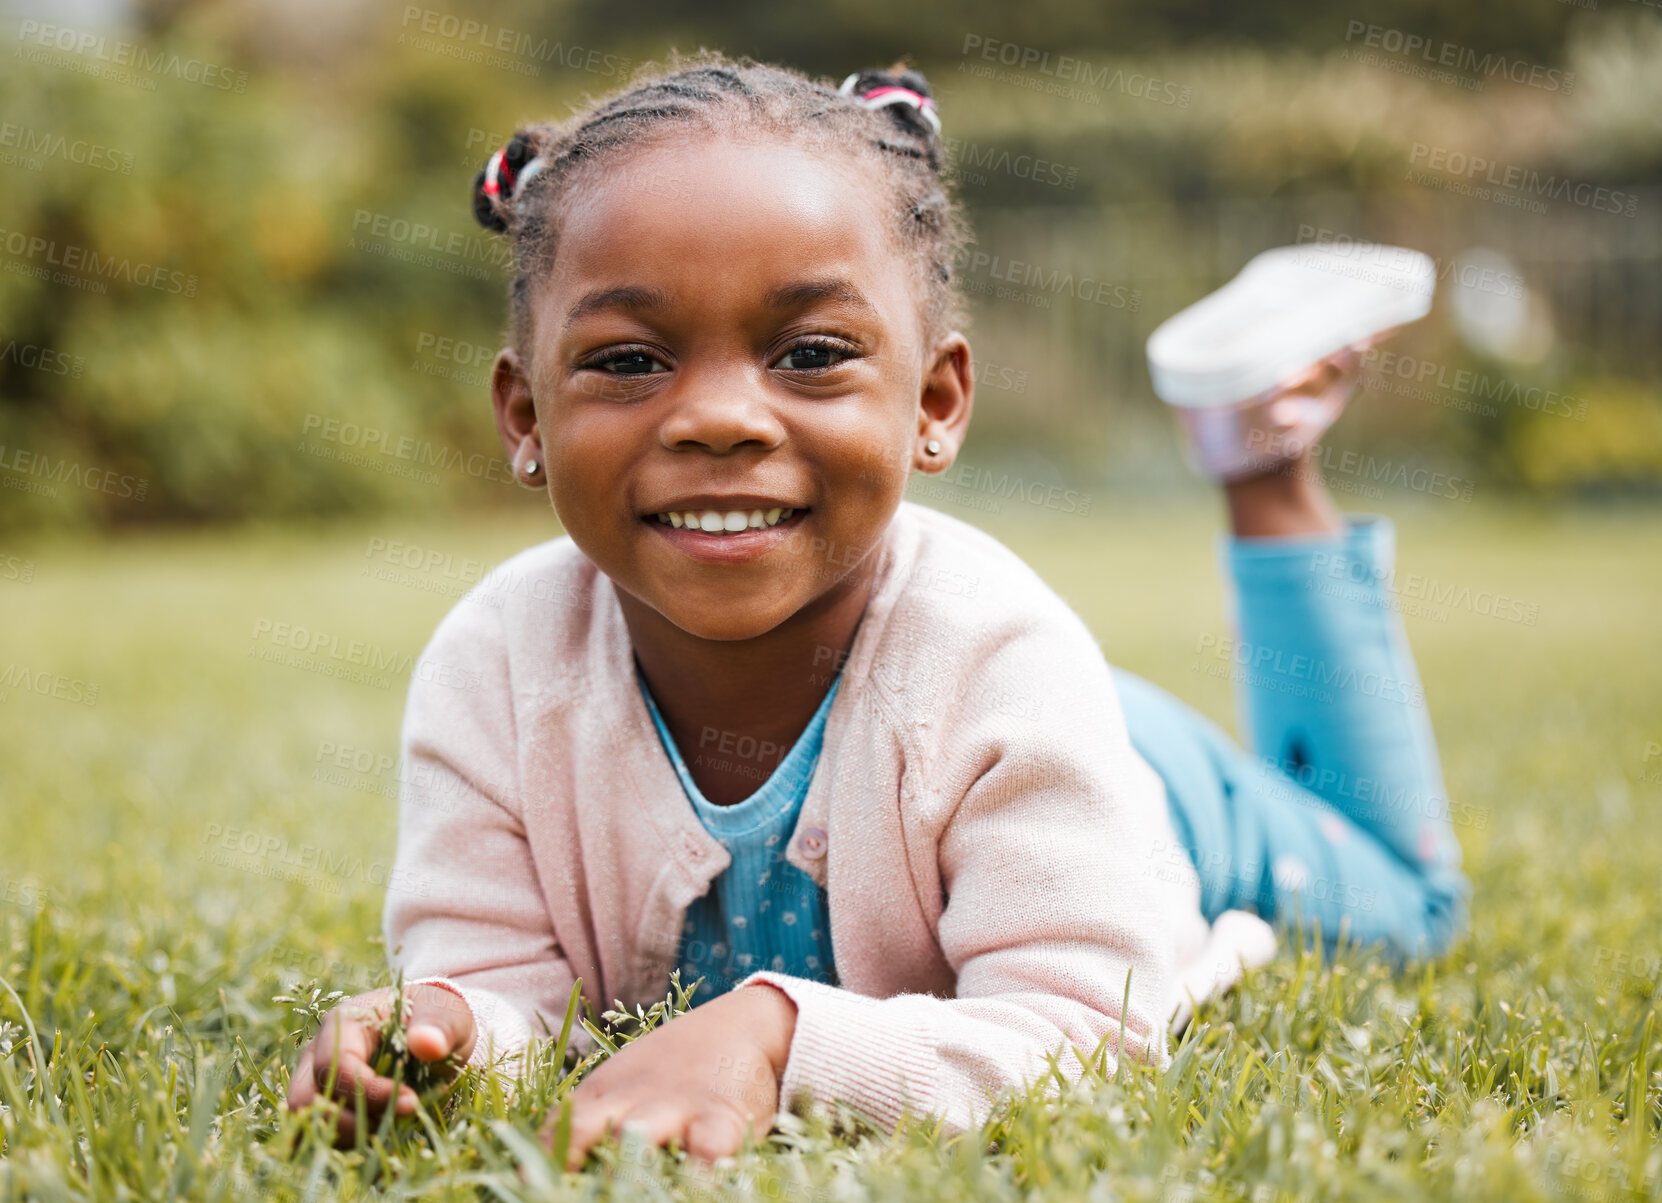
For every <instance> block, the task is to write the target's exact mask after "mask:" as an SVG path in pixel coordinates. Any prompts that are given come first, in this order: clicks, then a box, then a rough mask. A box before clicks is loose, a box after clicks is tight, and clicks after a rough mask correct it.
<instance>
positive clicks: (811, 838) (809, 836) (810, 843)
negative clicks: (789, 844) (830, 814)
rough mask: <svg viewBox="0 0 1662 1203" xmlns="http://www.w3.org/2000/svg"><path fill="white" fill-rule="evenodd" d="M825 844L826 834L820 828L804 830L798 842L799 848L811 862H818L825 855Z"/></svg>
mask: <svg viewBox="0 0 1662 1203" xmlns="http://www.w3.org/2000/svg"><path fill="white" fill-rule="evenodd" d="M825 843H826V841H825V832H824V831H822V830H820V829H819V828H818V827H807V828H804V829H803V832H802V834H801V835H800V836H798V837H797V840H796V846H797V848H798V849H800V850H801V852H802V855H803V856H806V857H807V858H808V859H809V860H818V859H819V858H820V857H822V856H824V855H825Z"/></svg>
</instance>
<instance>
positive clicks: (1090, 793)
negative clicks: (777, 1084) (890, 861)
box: [742, 623, 1173, 1131]
mask: <svg viewBox="0 0 1662 1203" xmlns="http://www.w3.org/2000/svg"><path fill="white" fill-rule="evenodd" d="M1058 635H1059V638H1058ZM1081 639H1082V640H1083V643H1081V642H1080V640H1081ZM1058 653H1061V654H1060V655H1058ZM943 659H947V660H950V659H951V657H949V656H943ZM975 662H976V663H977V665H978V667H977V669H976V670H975V671H976V677H977V683H976V684H975V685H974V686H973V687H971V688H967V689H961V688H954V689H951V690H948V691H946V696H948V697H949V699H951V702H950V704H949V705H948V706H947V708H946V709H945V712H944V714H943V716H942V719H941V721H940V722H939V723H935V722H933V721H932V722H931V724H930V725H931V726H933V727H935V729H936V730H944V731H946V732H949V733H954V732H955V733H957V735H956V737H954V738H949V741H948V744H947V746H945V747H943V748H942V749H940V752H939V758H938V760H937V763H938V764H939V765H940V768H939V771H938V778H939V786H938V788H936V789H935V790H931V789H930V787H929V786H927V785H925V786H924V787H923V789H924V791H925V793H926V794H928V793H934V794H935V795H936V800H937V801H938V802H940V804H941V805H940V807H939V808H938V809H939V810H940V811H942V812H944V813H945V815H946V818H945V819H944V822H943V823H942V825H941V827H940V829H939V837H938V843H937V857H938V863H939V869H940V884H941V887H942V889H943V892H944V894H945V895H946V899H947V901H946V904H945V906H944V908H943V910H942V912H941V917H940V920H939V923H938V927H937V937H938V939H939V942H940V946H941V949H942V951H943V953H944V954H945V957H946V959H947V961H948V963H949V964H950V965H951V967H952V969H953V971H954V972H955V973H956V975H957V976H956V990H955V996H954V997H952V998H939V997H936V996H934V995H927V994H902V995H898V996H896V997H892V998H883V999H878V998H869V997H866V996H863V995H860V994H856V993H854V992H852V991H849V990H846V989H840V988H837V987H832V986H827V985H825V984H823V983H816V982H810V981H805V980H803V979H800V978H791V977H787V976H785V975H783V974H777V973H759V974H754V975H752V976H751V977H749V978H747V979H746V980H745V982H744V983H742V984H743V985H750V984H754V983H758V982H766V983H768V984H771V985H773V986H776V987H777V988H779V989H780V990H782V991H784V992H785V993H786V994H787V995H789V996H790V997H791V999H792V1000H793V1001H794V1002H795V1003H796V1007H797V1017H796V1031H795V1034H794V1036H793V1038H792V1043H791V1049H790V1056H789V1061H788V1064H787V1066H786V1070H785V1074H784V1077H783V1080H782V1082H781V1091H780V1093H781V1104H782V1105H784V1106H792V1105H795V1104H798V1103H801V1104H807V1105H815V1104H821V1103H829V1102H833V1101H840V1102H843V1103H846V1104H848V1105H850V1106H852V1107H853V1108H854V1109H855V1110H856V1111H858V1112H860V1113H862V1114H864V1115H866V1116H868V1117H870V1118H872V1119H874V1120H876V1121H877V1122H879V1123H882V1124H885V1125H892V1124H894V1123H895V1122H896V1121H897V1120H898V1119H899V1117H900V1116H901V1114H902V1113H903V1112H904V1111H906V1110H910V1111H911V1112H912V1113H914V1114H919V1115H929V1116H934V1117H938V1118H940V1119H942V1120H944V1121H945V1126H946V1127H947V1128H948V1129H949V1130H952V1131H965V1130H970V1129H973V1128H976V1127H978V1126H980V1125H981V1124H982V1123H983V1122H984V1121H985V1120H986V1119H987V1117H988V1116H989V1114H990V1113H991V1111H992V1108H993V1104H994V1102H995V1100H996V1099H997V1098H998V1096H1000V1095H1002V1094H1004V1093H1006V1092H1007V1091H1009V1090H1011V1089H1012V1088H1018V1087H1020V1086H1022V1085H1024V1084H1027V1083H1031V1082H1033V1081H1034V1080H1036V1079H1038V1078H1039V1077H1041V1076H1043V1075H1044V1074H1045V1073H1046V1072H1047V1069H1048V1065H1047V1057H1046V1054H1048V1053H1052V1052H1060V1053H1061V1057H1060V1059H1059V1067H1060V1069H1061V1070H1062V1072H1063V1074H1064V1075H1065V1076H1067V1077H1069V1078H1070V1079H1074V1078H1077V1077H1078V1076H1079V1075H1080V1073H1081V1072H1082V1067H1081V1065H1080V1062H1079V1059H1078V1058H1077V1057H1075V1056H1074V1054H1073V1052H1072V1051H1070V1048H1071V1049H1077V1050H1079V1053H1080V1055H1081V1056H1085V1057H1089V1056H1090V1055H1091V1054H1092V1053H1093V1052H1094V1051H1096V1050H1097V1049H1098V1048H1099V1046H1100V1047H1102V1048H1103V1049H1104V1051H1105V1056H1106V1061H1107V1065H1108V1067H1109V1068H1110V1069H1112V1067H1113V1066H1114V1065H1115V1063H1116V1056H1117V1055H1119V1054H1120V1052H1121V1050H1122V1048H1123V1055H1124V1056H1127V1057H1130V1058H1133V1059H1135V1060H1139V1061H1144V1062H1148V1063H1154V1064H1163V1063H1164V1062H1165V1061H1166V1059H1167V1056H1168V1054H1167V1051H1166V1039H1167V1027H1166V1018H1167V1016H1166V1008H1165V1005H1164V1000H1165V997H1166V994H1167V990H1168V987H1169V979H1170V977H1171V974H1172V956H1173V951H1172V938H1171V935H1170V930H1169V926H1170V925H1169V917H1168V907H1167V904H1166V901H1165V897H1164V895H1163V893H1162V891H1161V888H1160V885H1159V882H1158V881H1157V879H1156V875H1155V873H1154V872H1153V870H1154V869H1155V868H1156V865H1157V859H1156V857H1155V855H1154V851H1155V844H1154V840H1155V830H1156V828H1155V827H1154V826H1153V825H1152V824H1151V822H1150V819H1151V816H1153V815H1154V814H1156V813H1158V814H1161V815H1163V814H1164V809H1163V808H1164V806H1165V799H1164V797H1163V795H1162V793H1161V792H1160V791H1161V786H1160V783H1159V779H1158V778H1157V777H1155V776H1154V774H1153V772H1152V770H1150V769H1149V768H1148V767H1147V765H1146V764H1144V763H1143V761H1142V760H1141V758H1139V757H1138V756H1137V755H1136V753H1135V752H1134V751H1133V749H1132V748H1131V745H1130V741H1129V738H1128V737H1127V735H1126V731H1125V722H1124V717H1123V715H1122V714H1121V712H1120V709H1119V703H1118V698H1117V694H1116V693H1115V691H1114V687H1113V683H1112V680H1111V678H1110V677H1109V675H1108V673H1107V668H1106V665H1105V664H1103V662H1102V658H1101V653H1100V651H1099V650H1098V648H1097V646H1096V644H1095V642H1094V640H1092V639H1091V638H1090V636H1089V633H1088V632H1086V631H1085V629H1084V627H1083V624H1082V623H1081V624H1079V625H1078V629H1077V631H1072V630H1069V629H1068V627H1067V624H1065V623H1064V624H1063V629H1062V630H1061V632H1060V633H1058V632H1057V631H1056V630H1055V628H1054V626H1053V628H1052V631H1051V633H1050V634H1049V635H1046V636H1044V637H1041V638H1037V639H1034V638H1026V637H1019V638H1015V639H1012V640H1010V641H1008V642H1007V643H1006V644H1005V646H1004V647H1003V649H1002V650H998V651H995V652H993V653H992V654H991V655H990V656H989V658H987V659H985V660H982V659H980V658H977V659H976V661H975ZM1097 666H1100V668H1101V671H1100V672H1098V670H1097ZM1036 682H1043V686H1042V695H1041V691H1040V686H1039V685H1038V684H1036ZM966 782H967V784H966ZM960 791H961V793H960ZM953 796H957V797H958V798H959V800H958V801H957V802H956V803H955V804H954V803H953V802H952V797H953ZM923 809H924V810H926V811H927V810H929V809H930V808H929V806H928V805H927V799H926V802H925V805H924V806H923ZM843 851H844V853H845V854H846V853H847V852H848V851H849V850H848V849H847V848H846V847H845V848H844V849H843ZM833 922H834V919H833Z"/></svg>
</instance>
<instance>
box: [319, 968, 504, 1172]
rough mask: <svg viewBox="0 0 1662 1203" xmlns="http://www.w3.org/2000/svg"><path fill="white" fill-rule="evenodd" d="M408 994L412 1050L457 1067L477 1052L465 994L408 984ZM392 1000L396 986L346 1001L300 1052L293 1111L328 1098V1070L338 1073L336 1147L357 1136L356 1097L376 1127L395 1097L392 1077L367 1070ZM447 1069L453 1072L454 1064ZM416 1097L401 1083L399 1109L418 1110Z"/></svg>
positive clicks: (399, 1112)
mask: <svg viewBox="0 0 1662 1203" xmlns="http://www.w3.org/2000/svg"><path fill="white" fill-rule="evenodd" d="M404 997H405V998H406V999H407V1000H409V1006H410V1013H409V1014H410V1018H409V1023H408V1025H407V1027H406V1037H405V1039H406V1042H407V1043H408V1045H409V1049H410V1052H411V1054H412V1055H414V1056H415V1057H416V1058H417V1059H418V1060H420V1061H425V1062H429V1063H431V1062H435V1061H443V1060H445V1059H446V1058H450V1059H451V1060H452V1062H453V1064H454V1065H458V1066H459V1065H460V1064H461V1063H462V1062H465V1061H466V1060H467V1059H468V1057H469V1056H470V1055H472V1053H473V1040H474V1031H473V1013H472V1012H471V1011H469V1010H468V1007H467V1004H466V1003H465V1002H463V1001H462V1000H461V998H459V997H458V996H457V995H455V994H453V993H452V992H451V991H449V990H446V989H444V987H442V986H432V985H416V986H406V987H405V988H404ZM392 1005H393V993H392V989H391V987H386V988H383V989H380V990H371V991H369V993H367V994H359V995H356V996H355V997H352V998H349V999H347V1000H346V1001H345V1002H343V1003H341V1004H340V1005H339V1006H337V1007H336V1008H335V1009H334V1010H333V1011H330V1012H329V1014H327V1015H325V1016H324V1017H323V1026H322V1027H320V1028H319V1029H318V1032H317V1035H316V1036H314V1037H313V1038H312V1042H311V1043H310V1044H308V1045H307V1046H306V1048H305V1051H304V1052H302V1053H301V1054H300V1060H299V1061H298V1062H297V1063H296V1064H295V1067H294V1074H293V1076H292V1077H291V1078H290V1079H289V1095H288V1106H289V1110H290V1111H298V1110H300V1108H302V1107H305V1106H307V1105H308V1104H310V1103H313V1102H315V1101H316V1100H317V1099H318V1098H320V1097H322V1096H323V1093H324V1090H325V1089H326V1088H327V1087H328V1084H329V1074H330V1072H331V1069H333V1070H334V1073H335V1091H334V1098H335V1099H336V1100H337V1101H339V1102H340V1103H342V1104H344V1107H345V1109H344V1110H343V1111H342V1112H341V1113H340V1115H339V1117H338V1118H337V1119H336V1121H335V1143H336V1144H337V1145H349V1144H351V1143H352V1142H353V1140H354V1138H355V1135H356V1129H357V1117H356V1115H355V1108H356V1096H358V1095H359V1094H362V1095H363V1096H364V1107H365V1110H366V1112H367V1115H368V1118H369V1122H370V1123H371V1124H374V1123H377V1122H378V1121H379V1120H380V1117H381V1113H382V1112H383V1111H384V1110H385V1109H386V1106H387V1103H388V1102H389V1101H390V1100H391V1099H392V1097H393V1088H394V1083H393V1080H392V1079H391V1078H388V1077H383V1076H381V1075H380V1074H377V1073H376V1072H375V1071H374V1070H373V1069H371V1068H370V1063H371V1061H372V1060H373V1059H374V1057H375V1051H376V1049H377V1047H379V1045H380V1042H381V1031H380V1029H381V1025H382V1023H383V1022H385V1020H386V1018H387V1016H388V1015H389V1014H390V1013H391V1011H392ZM337 1051H338V1053H339V1057H338V1059H337V1057H336V1055H335V1054H336V1053H337ZM450 1072H451V1073H452V1074H453V1073H454V1072H455V1070H454V1068H452V1069H451V1070H450ZM416 1101H417V1100H416V1093H415V1091H414V1090H412V1089H411V1088H410V1087H409V1086H408V1085H399V1086H398V1101H397V1103H396V1105H395V1109H394V1114H396V1115H413V1114H414V1113H415V1109H416Z"/></svg>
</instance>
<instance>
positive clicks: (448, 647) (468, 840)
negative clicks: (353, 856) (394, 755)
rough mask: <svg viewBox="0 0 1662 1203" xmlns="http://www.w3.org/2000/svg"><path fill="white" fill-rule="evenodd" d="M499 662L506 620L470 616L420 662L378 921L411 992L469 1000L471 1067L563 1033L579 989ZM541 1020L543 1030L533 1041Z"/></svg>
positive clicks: (451, 626)
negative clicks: (557, 916)
mask: <svg viewBox="0 0 1662 1203" xmlns="http://www.w3.org/2000/svg"><path fill="white" fill-rule="evenodd" d="M505 655H506V653H505V650H504V642H503V638H502V632H501V618H500V613H499V612H498V611H496V610H494V609H492V608H490V607H488V606H483V605H478V604H473V603H470V602H463V603H462V604H461V605H459V606H457V607H456V609H455V610H453V611H451V613H450V614H449V615H448V616H447V617H446V618H445V620H444V621H443V622H442V623H441V624H440V626H439V629H438V631H437V632H436V633H435V634H434V636H433V640H432V642H431V643H430V644H429V645H428V647H427V649H426V651H425V652H423V653H422V658H421V660H420V661H419V662H418V665H417V671H416V672H415V673H414V675H413V676H412V678H411V684H410V696H409V703H408V705H407V707H406V709H405V715H404V730H403V740H402V744H403V748H402V752H403V757H402V772H403V778H402V788H401V791H400V803H399V821H398V855H397V859H396V861H395V863H394V866H393V871H392V874H391V875H390V877H389V880H388V883H387V902H386V911H385V914H384V918H383V926H384V929H385V934H386V942H387V950H388V956H389V958H390V959H391V961H392V963H393V965H394V966H396V967H399V968H402V969H403V970H404V972H405V974H406V978H407V979H414V980H419V981H429V982H433V983H436V984H439V985H442V986H444V987H446V988H448V989H450V990H453V991H455V992H456V993H459V994H460V995H461V996H462V998H463V999H465V1000H466V1002H467V1004H468V1007H469V1009H470V1010H471V1011H472V1012H473V1017H474V1021H475V1024H476V1027H477V1035H478V1039H477V1041H476V1044H475V1047H474V1051H473V1055H472V1057H471V1058H470V1061H471V1062H472V1063H474V1064H479V1063H483V1062H485V1061H487V1060H490V1059H493V1058H500V1057H501V1056H503V1055H504V1054H512V1053H517V1052H518V1051H520V1050H521V1049H523V1048H524V1047H525V1045H526V1044H527V1043H528V1042H529V1041H530V1040H531V1038H532V1037H533V1035H542V1034H546V1031H545V1029H546V1026H547V1025H548V1024H552V1025H553V1028H554V1030H555V1031H558V1030H559V1024H560V1021H561V1019H562V1018H563V1017H564V1015H565V1010H566V1003H567V1001H568V999H569V996H570V994H571V987H572V982H573V980H574V975H573V973H572V970H571V967H570V965H569V964H568V963H567V962H566V960H565V958H564V956H563V955H562V954H561V951H560V944H559V940H558V939H557V938H556V936H555V933H554V928H553V924H552V922H551V921H550V918H549V912H548V907H547V906H546V905H545V904H544V901H543V896H542V889H541V886H540V885H539V883H538V879H537V874H536V869H535V867H534V865H533V862H532V858H531V851H530V846H529V844H528V843H527V841H526V837H525V827H524V822H523V814H524V808H525V806H526V805H527V800H526V799H525V798H523V797H522V796H520V790H519V783H518V763H519V761H518V748H517V741H518V737H517V730H516V724H515V719H514V713H513V705H512V694H511V692H510V690H509V689H507V688H506V687H503V688H500V689H496V688H492V687H490V685H489V684H488V683H491V682H499V681H500V682H507V681H508V680H509V679H510V678H509V675H508V672H507V666H506V664H505V663H503V662H502V661H504V660H505ZM493 660H495V661H497V662H496V663H492V661H493ZM481 683H485V684H484V686H483V687H481ZM537 1015H540V1016H541V1017H542V1018H543V1020H544V1021H545V1022H544V1023H543V1024H541V1025H539V1026H538V1029H537V1030H535V1031H534V1030H533V1027H532V1021H531V1020H530V1019H529V1018H528V1017H531V1016H537Z"/></svg>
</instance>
